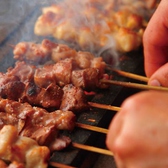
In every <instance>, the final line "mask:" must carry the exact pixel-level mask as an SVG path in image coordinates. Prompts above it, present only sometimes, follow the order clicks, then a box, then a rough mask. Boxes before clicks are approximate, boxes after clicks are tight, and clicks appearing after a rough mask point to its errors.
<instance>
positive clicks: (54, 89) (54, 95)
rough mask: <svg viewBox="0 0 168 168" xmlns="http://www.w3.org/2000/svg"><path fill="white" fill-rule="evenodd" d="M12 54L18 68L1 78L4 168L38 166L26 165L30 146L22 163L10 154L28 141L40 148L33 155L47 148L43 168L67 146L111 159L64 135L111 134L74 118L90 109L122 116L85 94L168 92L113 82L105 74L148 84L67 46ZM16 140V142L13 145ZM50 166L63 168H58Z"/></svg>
mask: <svg viewBox="0 0 168 168" xmlns="http://www.w3.org/2000/svg"><path fill="white" fill-rule="evenodd" d="M13 48H14V49H13V54H14V59H16V63H15V66H14V67H10V68H8V70H7V71H6V72H5V73H1V74H0V109H1V113H0V115H1V122H0V129H1V131H2V132H3V129H8V130H9V131H5V132H6V134H5V135H4V137H5V138H6V139H7V143H6V142H4V140H2V141H0V143H2V145H1V146H3V145H4V143H6V144H7V145H9V146H10V150H9V149H8V154H5V152H6V148H4V150H1V151H0V159H1V160H2V162H3V164H6V163H5V162H8V163H10V164H11V165H12V164H15V165H19V164H23V165H24V164H25V163H26V164H27V165H26V167H27V168H29V167H31V166H32V164H34V165H35V162H39V160H35V161H32V163H30V164H29V166H28V163H27V162H26V159H27V158H26V156H27V153H30V151H31V150H32V146H31V147H30V146H29V147H30V148H28V147H27V148H24V149H25V150H24V152H20V153H19V154H18V155H19V156H20V155H21V156H22V157H21V158H19V157H18V156H13V155H14V154H12V150H13V149H15V147H17V148H19V149H21V147H22V146H23V143H20V141H21V142H24V138H25V137H27V138H28V139H26V142H27V141H28V142H29V141H30V142H32V144H34V146H35V147H36V148H34V147H33V150H35V151H36V150H37V151H38V150H39V148H40V147H45V148H44V153H43V156H41V155H40V156H41V160H40V163H41V167H46V165H47V164H46V163H47V161H48V159H49V155H50V152H51V153H52V152H53V151H59V150H62V149H65V148H66V147H67V146H69V145H72V146H74V147H76V148H80V149H84V150H90V151H94V152H98V153H103V154H107V155H112V153H111V152H110V151H108V150H104V149H99V148H95V147H90V146H86V145H82V144H78V143H74V142H72V141H71V139H70V138H69V137H67V136H62V135H61V134H60V130H68V131H72V130H73V129H74V127H80V128H83V129H88V130H92V131H96V132H101V133H107V130H106V129H103V128H98V127H94V126H90V125H86V124H81V123H77V122H76V118H77V116H78V114H79V113H81V112H82V111H86V110H89V109H90V108H92V107H95V108H102V109H106V110H112V111H119V110H120V107H115V106H111V105H104V104H98V103H95V102H88V100H87V93H88V92H91V91H95V92H96V89H108V88H109V86H110V85H111V84H114V85H121V86H126V87H135V88H140V89H154V90H168V89H167V88H163V87H151V86H147V85H142V84H133V83H125V82H120V81H114V80H112V77H111V75H109V74H108V73H106V70H107V69H108V70H110V71H115V72H116V73H118V74H120V75H122V76H127V77H129V78H134V79H138V80H141V81H144V82H147V81H148V79H147V78H146V77H142V76H139V75H135V74H131V73H127V72H123V71H119V70H114V69H111V68H110V67H109V66H108V65H107V64H106V63H105V62H104V61H103V59H102V57H94V55H93V54H91V53H89V52H83V51H76V50H74V49H72V48H70V47H68V46H67V45H64V44H57V43H54V42H52V41H49V40H46V39H45V40H43V41H42V43H41V44H36V43H32V42H20V43H18V44H17V45H16V46H13ZM8 125H10V126H11V127H9V126H8ZM7 126H8V127H7ZM11 130H14V132H15V134H11V132H12V131H11ZM2 135H3V134H2ZM13 137H15V138H13ZM23 137H24V138H23ZM12 138H13V139H15V140H14V141H11V139H12ZM22 138H23V141H22ZM18 139H19V142H18ZM30 144H31V143H30ZM46 147H47V148H46ZM30 149H31V150H30ZM37 153H38V152H37ZM9 156H10V157H9ZM36 164H37V163H36ZM50 164H51V165H52V166H55V167H57V166H59V164H58V163H53V162H50Z"/></svg>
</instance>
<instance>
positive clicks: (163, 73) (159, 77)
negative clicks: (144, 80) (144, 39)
mask: <svg viewBox="0 0 168 168" xmlns="http://www.w3.org/2000/svg"><path fill="white" fill-rule="evenodd" d="M148 84H149V85H153V86H164V87H168V63H166V64H165V65H163V66H162V67H161V68H159V69H158V70H157V71H156V72H155V73H154V74H153V75H152V76H151V77H150V79H149V82H148Z"/></svg>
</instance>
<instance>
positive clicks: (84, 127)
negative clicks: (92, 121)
mask: <svg viewBox="0 0 168 168" xmlns="http://www.w3.org/2000/svg"><path fill="white" fill-rule="evenodd" d="M76 127H79V128H83V129H87V130H90V131H96V132H99V133H104V134H107V133H108V129H105V128H101V127H96V126H92V125H87V124H82V123H76Z"/></svg>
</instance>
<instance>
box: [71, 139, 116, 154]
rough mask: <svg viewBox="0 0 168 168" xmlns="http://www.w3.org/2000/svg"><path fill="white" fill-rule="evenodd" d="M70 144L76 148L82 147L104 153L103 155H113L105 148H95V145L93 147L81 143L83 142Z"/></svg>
mask: <svg viewBox="0 0 168 168" xmlns="http://www.w3.org/2000/svg"><path fill="white" fill-rule="evenodd" d="M72 146H73V147H75V148H78V149H83V150H87V151H90V152H96V153H99V154H104V155H109V156H113V153H112V152H111V151H109V150H107V149H102V148H97V147H93V146H88V145H83V144H79V143H75V142H73V143H72Z"/></svg>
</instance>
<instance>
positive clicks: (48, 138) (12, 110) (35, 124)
mask: <svg viewBox="0 0 168 168" xmlns="http://www.w3.org/2000/svg"><path fill="white" fill-rule="evenodd" d="M0 111H1V117H2V118H1V123H2V124H1V127H3V125H4V124H11V125H13V126H15V127H16V128H17V130H18V133H19V135H21V136H26V137H30V138H32V139H35V140H36V141H37V142H38V143H39V144H41V145H44V144H51V143H52V142H53V141H55V139H56V138H57V137H59V134H58V133H59V130H73V128H74V127H75V121H76V116H75V114H74V113H73V112H71V111H61V110H57V111H53V112H50V113H49V112H48V111H46V110H45V109H43V108H38V107H32V106H31V105H29V104H28V103H19V102H16V101H12V100H7V99H1V100H0ZM5 114H6V115H5ZM8 117H9V118H8ZM59 138H60V137H59ZM64 142H66V143H67V145H68V144H69V141H64Z"/></svg>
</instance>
